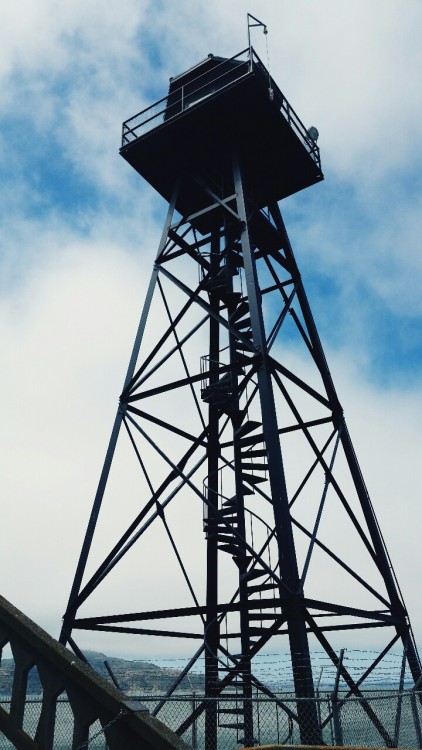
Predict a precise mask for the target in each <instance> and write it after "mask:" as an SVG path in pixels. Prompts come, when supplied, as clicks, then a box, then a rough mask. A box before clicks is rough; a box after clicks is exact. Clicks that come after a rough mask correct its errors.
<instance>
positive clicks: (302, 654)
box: [233, 159, 322, 745]
mask: <svg viewBox="0 0 422 750" xmlns="http://www.w3.org/2000/svg"><path fill="white" fill-rule="evenodd" d="M233 176H234V185H235V192H236V201H237V211H238V215H239V218H240V220H241V222H242V233H241V242H242V251H243V261H244V266H245V277H246V285H247V291H248V299H249V308H250V316H251V325H252V333H253V343H254V345H255V346H256V348H257V349H258V351H259V353H260V360H261V361H260V367H259V369H258V374H257V378H258V387H259V395H260V403H261V413H262V426H263V433H264V437H265V444H266V448H267V452H268V473H269V481H270V486H271V497H272V501H273V512H274V523H275V529H276V537H277V543H278V550H279V564H280V576H281V580H282V586H281V587H280V598H281V602H282V611H283V612H284V613H285V614H287V627H288V632H289V641H290V653H291V659H292V670H293V680H294V685H295V694H296V696H297V697H298V698H300V699H303V698H309V699H310V700H309V702H306V701H303V700H300V701H298V704H297V711H298V716H299V726H300V735H301V741H302V742H303V744H308V745H309V744H322V733H321V729H320V726H319V722H318V713H317V708H316V702H315V693H314V682H313V676H312V666H311V659H310V653H309V643H308V636H307V633H306V622H305V618H304V597H303V592H302V587H301V583H300V578H299V571H298V566H297V560H296V550H295V544H294V538H293V530H292V522H291V518H290V510H289V501H288V495H287V487H286V480H285V475H284V468H283V458H282V455H281V449H280V442H279V438H278V425H277V419H276V409H275V402H274V394H273V389H272V382H271V373H270V368H269V363H268V351H267V341H266V335H265V328H264V321H263V317H262V306H261V300H260V298H259V297H258V294H259V283H258V277H257V271H256V266H255V259H254V254H253V249H252V244H251V239H250V235H249V228H248V210H247V205H246V200H245V193H244V186H243V180H242V174H241V167H240V163H239V161H238V159H235V160H234V162H233Z"/></svg>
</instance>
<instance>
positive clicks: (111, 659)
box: [0, 651, 204, 695]
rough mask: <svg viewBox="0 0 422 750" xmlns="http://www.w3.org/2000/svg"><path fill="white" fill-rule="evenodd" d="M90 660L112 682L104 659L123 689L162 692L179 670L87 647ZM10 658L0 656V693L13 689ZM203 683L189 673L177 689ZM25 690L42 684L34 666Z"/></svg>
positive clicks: (36, 689) (37, 688)
mask: <svg viewBox="0 0 422 750" xmlns="http://www.w3.org/2000/svg"><path fill="white" fill-rule="evenodd" d="M85 656H86V658H87V659H88V661H89V663H90V664H91V666H92V667H93V669H95V671H96V672H98V673H99V674H100V675H101V676H102V677H104V678H105V679H106V680H108V681H109V682H111V678H110V675H109V673H108V671H107V669H106V667H105V664H104V662H105V661H107V662H108V664H109V666H110V668H111V670H112V672H113V675H114V676H115V678H116V680H117V682H118V684H119V687H120V688H121V690H123V692H125V693H132V694H137V693H149V692H159V693H163V692H165V691H166V690H167V688H168V687H169V686H170V685H171V684H173V682H174V680H175V679H176V678H177V677H178V675H179V674H180V672H179V670H177V669H165V668H162V667H159V666H157V665H156V664H152V663H151V662H148V661H128V660H126V659H119V658H117V657H115V656H106V655H105V654H101V653H98V652H97V651H87V652H86V654H85ZM13 670H14V662H13V659H2V661H1V663H0V695H1V694H3V695H8V694H10V693H11V690H12V683H13ZM203 686H204V678H203V675H192V674H190V675H189V678H187V677H185V678H184V679H183V680H182V682H181V684H180V686H179V687H178V690H184V691H186V690H188V691H191V690H202V689H203ZM28 693H31V694H32V695H38V694H39V693H41V685H40V681H39V678H38V673H37V671H36V669H33V670H31V671H30V673H29V675H28Z"/></svg>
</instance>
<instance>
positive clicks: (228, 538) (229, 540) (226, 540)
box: [216, 534, 239, 551]
mask: <svg viewBox="0 0 422 750" xmlns="http://www.w3.org/2000/svg"><path fill="white" fill-rule="evenodd" d="M216 537H217V541H218V542H221V543H222V544H236V541H235V540H236V537H234V536H233V535H232V534H216ZM236 549H237V546H236ZM237 551H239V550H238V549H237Z"/></svg>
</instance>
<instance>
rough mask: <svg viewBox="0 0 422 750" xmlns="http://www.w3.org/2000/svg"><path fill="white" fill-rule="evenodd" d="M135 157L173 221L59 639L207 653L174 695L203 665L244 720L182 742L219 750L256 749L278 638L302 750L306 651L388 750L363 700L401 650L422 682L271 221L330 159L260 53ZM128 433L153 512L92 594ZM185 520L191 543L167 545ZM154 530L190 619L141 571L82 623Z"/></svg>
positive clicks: (227, 67) (310, 690)
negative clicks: (111, 485) (185, 646)
mask: <svg viewBox="0 0 422 750" xmlns="http://www.w3.org/2000/svg"><path fill="white" fill-rule="evenodd" d="M121 153H122V156H123V157H124V158H125V159H126V160H127V161H128V162H129V163H130V164H131V165H132V166H133V167H134V168H135V169H136V170H137V171H138V172H139V173H140V174H141V175H143V176H144V177H145V178H146V179H147V180H148V181H149V183H150V184H151V185H152V186H153V187H154V188H156V190H158V192H159V193H161V195H162V196H163V197H164V198H165V199H166V200H168V202H169V208H168V213H167V218H166V221H165V224H164V229H163V233H162V237H161V241H160V244H159V248H158V253H157V256H156V260H155V263H154V267H153V271H152V277H151V281H150V284H149V287H148V291H147V294H146V297H145V304H144V309H143V312H142V316H141V320H140V324H139V329H138V333H137V336H136V341H135V345H134V349H133V353H132V357H131V359H130V364H129V369H128V372H127V376H126V380H125V384H124V388H123V392H122V395H121V397H120V405H119V409H118V413H117V416H116V421H115V424H114V427H113V431H112V436H111V440H110V443H109V448H108V451H107V455H106V459H105V463H104V468H103V471H102V474H101V478H100V482H99V486H98V491H97V495H96V497H95V502H94V506H93V510H92V514H91V518H90V521H89V525H88V529H87V533H86V537H85V541H84V544H83V548H82V552H81V556H80V560H79V564H78V567H77V571H76V575H75V580H74V584H73V588H72V591H71V595H70V598H69V605H68V608H67V611H66V614H65V616H64V625H63V631H62V641H63V642H68V643H69V644H70V645H71V646H72V647H73V648H74V649H75V651H76V652H77V653H79V649H78V646H77V644H76V641H75V635H74V633H75V630H78V629H90V630H93V631H111V632H118V633H125V632H127V633H132V634H133V633H138V634H140V635H145V634H147V635H150V636H151V638H153V637H154V636H160V637H164V636H166V637H168V638H180V639H186V642H189V641H190V640H193V642H194V643H195V642H196V643H197V647H196V648H195V649H194V653H193V656H192V659H191V660H190V661H189V663H188V664H187V666H186V669H185V670H184V671H183V672H182V674H181V676H180V677H179V678H178V679H177V680H176V681H175V684H174V685H173V686H172V687H171V688H170V689H169V691H168V695H170V694H171V693H172V692H173V691H174V690H175V689H176V687H177V685H178V684H180V681H181V679H182V678H183V677H184V676H185V675H186V674H187V673H188V672H189V670H191V669H193V668H194V666H195V664H196V663H197V660H198V659H199V658H200V657H203V658H204V659H205V693H206V696H207V697H214V698H218V697H219V696H221V695H227V694H229V695H233V697H234V703H233V708H224V709H223V708H219V706H218V702H217V701H214V702H208V703H206V701H204V702H199V704H198V706H197V707H196V709H195V711H193V712H192V713H191V715H190V716H188V717H187V718H186V720H185V721H184V722H183V724H182V725H181V726H180V727H179V733H180V734H183V732H184V731H186V729H187V728H188V727H189V726H190V725H191V724H192V722H193V721H194V719H195V717H196V716H198V715H199V714H200V713H202V712H203V711H205V713H206V738H207V747H208V748H210V749H211V748H215V747H216V737H217V731H218V727H219V726H226V727H232V728H233V729H235V730H236V732H237V739H238V741H239V742H241V743H243V744H244V745H245V746H250V745H253V743H254V726H253V723H254V717H253V712H252V708H251V703H250V701H248V698H249V697H250V696H251V694H252V690H256V689H258V690H259V691H261V692H262V693H263V694H264V695H270V694H271V688H270V687H269V686H268V685H265V684H263V683H262V681H261V680H259V679H258V678H257V677H256V675H255V674H254V658H255V657H256V656H257V655H258V654H259V653H260V652H262V650H263V649H266V648H268V647H269V644H270V642H274V640H276V642H277V646H276V647H275V648H277V649H280V648H283V647H282V646H281V645H280V640H279V639H280V637H283V636H284V637H285V638H286V639H287V643H288V646H287V648H288V649H289V651H290V654H291V663H292V673H293V680H294V689H295V692H296V695H297V696H298V698H301V699H304V700H300V701H298V702H297V710H296V711H292V710H291V708H289V707H288V706H284V708H285V711H286V713H287V714H288V715H289V717H290V718H291V719H292V720H293V721H294V722H297V723H298V725H299V727H300V732H301V739H302V742H304V743H310V744H315V743H319V742H321V741H322V729H323V726H322V725H321V723H320V721H321V720H320V717H318V715H317V712H316V708H315V704H314V703H313V702H312V700H309V701H307V700H306V699H312V698H313V696H314V676H313V674H312V665H311V659H310V650H309V638H310V637H311V638H312V639H313V643H315V642H316V643H318V644H319V647H320V648H321V649H322V650H323V651H324V652H325V653H326V654H327V655H328V657H329V658H330V659H331V661H332V662H333V664H334V665H336V666H337V667H338V677H339V679H340V678H341V680H342V681H343V682H344V683H345V685H346V686H347V688H348V691H349V694H350V695H353V696H358V697H360V698H361V701H362V707H363V709H364V710H365V711H366V713H367V714H368V715H369V716H370V718H371V719H372V721H373V723H374V725H375V726H376V727H377V729H378V731H379V734H380V738H381V740H382V742H383V743H384V744H385V745H386V746H391V744H392V742H393V740H392V738H391V736H390V735H389V732H388V730H387V729H386V727H385V726H384V725H383V723H382V721H381V719H380V717H378V716H377V715H376V713H375V712H374V710H373V708H372V707H371V706H369V704H368V703H367V702H366V701H365V697H364V694H363V693H362V687H364V685H365V680H367V679H368V677H370V675H371V674H372V673H373V671H374V670H376V669H377V668H378V667H379V665H380V664H381V663H382V660H383V659H384V658H385V657H386V655H387V654H388V652H389V651H390V650H391V648H392V647H393V646H394V644H396V643H397V641H400V640H401V641H402V642H403V644H404V646H405V648H406V654H407V661H408V665H409V667H410V670H411V674H412V676H413V679H414V680H415V682H417V681H418V680H419V679H420V677H421V665H420V661H419V657H418V654H417V651H416V648H415V644H414V639H413V636H412V632H411V629H410V625H409V621H408V617H407V613H406V610H405V607H404V603H403V600H402V597H401V594H400V591H399V588H398V585H397V582H396V579H395V576H394V573H393V569H392V566H391V562H390V559H389V556H388V553H387V550H386V547H385V544H384V541H383V538H382V536H381V532H380V529H379V526H378V523H377V521H376V518H375V515H374V511H373V508H372V505H371V501H370V498H369V496H368V492H367V489H366V486H365V483H364V480H363V477H362V474H361V471H360V468H359V464H358V461H357V458H356V455H355V452H354V449H353V446H352V442H351V439H350V436H349V432H348V430H347V426H346V423H345V419H344V416H343V410H342V408H341V405H340V402H339V400H338V397H337V394H336V390H335V388H334V384H333V380H332V377H331V375H330V371H329V368H328V365H327V362H326V359H325V356H324V352H323V349H322V346H321V342H320V339H319V336H318V332H317V329H316V326H315V322H314V319H313V317H312V313H311V310H310V307H309V303H308V300H307V297H306V294H305V290H304V287H303V283H302V279H301V276H300V273H299V270H298V267H297V264H296V261H295V257H294V255H293V251H292V247H291V244H290V241H289V238H288V235H287V232H286V229H285V226H284V223H283V219H282V216H281V213H280V210H279V207H278V203H277V201H278V200H280V199H281V198H283V197H285V196H287V195H291V194H292V193H294V192H296V191H298V190H301V189H303V188H304V187H308V186H310V185H312V184H315V183H317V182H318V181H320V180H321V179H322V178H323V175H322V172H321V165H320V158H319V150H318V147H317V145H316V143H315V142H314V141H313V139H312V138H311V137H310V135H309V133H308V131H307V130H306V128H305V127H304V126H303V124H302V123H301V121H300V120H299V118H298V117H297V115H296V114H295V112H294V111H293V109H292V108H291V106H290V105H289V103H288V102H287V101H286V99H285V97H284V96H283V94H282V93H281V91H280V90H279V89H278V87H277V86H276V84H275V82H274V81H273V80H272V79H270V78H269V75H268V72H267V71H266V69H265V67H264V66H263V65H262V63H261V62H260V60H259V59H258V57H257V56H256V54H255V52H254V51H253V49H251V50H249V49H248V50H245V51H244V52H242V53H240V54H239V55H236V56H235V57H234V58H232V59H230V60H226V59H222V58H217V57H213V56H209V57H208V58H206V59H205V60H204V61H203V62H202V63H199V64H198V65H197V66H195V67H194V68H192V69H191V70H189V71H187V72H186V73H184V74H183V75H181V76H178V77H177V78H175V79H172V80H171V83H170V89H169V93H168V95H167V96H166V97H165V98H164V99H163V100H161V102H158V103H157V104H155V105H153V106H152V107H150V108H148V109H147V110H144V112H142V113H140V115H137V116H135V117H134V118H131V119H130V120H128V121H127V122H125V123H124V125H123V142H122V149H121ZM154 305H156V307H154ZM152 310H154V312H151V311H152ZM157 311H158V312H157ZM148 331H150V332H151V333H150V334H148V333H147V332H148ZM144 346H145V348H144ZM204 349H205V351H204ZM200 355H201V356H200ZM122 427H123V431H122V430H121V428H122ZM119 433H122V434H121V435H120V439H124V438H126V439H127V440H128V442H129V444H130V446H131V447H132V448H133V452H134V456H135V457H136V461H137V463H138V466H139V482H140V492H139V496H138V497H139V508H138V511H137V514H136V516H135V517H134V518H133V521H132V522H131V523H130V525H129V526H128V528H127V529H126V531H125V532H124V533H123V534H122V535H121V536H120V538H118V539H116V540H115V544H114V545H113V547H112V549H111V550H110V551H109V552H108V553H107V554H105V555H104V558H103V561H102V562H101V564H100V565H99V566H98V567H97V569H96V570H95V572H94V573H91V574H90V575H89V576H87V575H86V573H85V570H86V564H87V561H88V559H89V554H90V548H91V543H92V540H93V537H94V531H95V526H96V522H97V518H98V516H99V513H100V509H101V504H102V499H103V496H104V493H105V490H106V485H107V481H108V477H109V473H110V470H111V467H112V461H113V455H114V451H115V447H116V444H117V441H118V438H119ZM152 455H154V456H156V460H157V461H159V462H160V465H161V467H162V468H161V470H160V473H159V476H158V478H157V476H156V474H154V466H155V463H154V461H155V459H154V461H151V456H152ZM178 502H180V503H181V507H182V508H183V511H182V513H183V518H184V519H185V523H184V531H185V534H184V536H183V535H181V534H180V527H179V528H178V533H177V535H175V534H173V532H172V528H171V518H170V515H169V514H170V508H174V506H175V505H177V503H178ZM189 503H191V504H192V508H193V509H192V511H190V510H189V511H186V508H187V507H189V508H190V507H191V506H190V505H189V506H188V504H189ZM198 504H199V506H201V507H202V506H203V509H204V513H203V518H201V517H199V516H198V513H197V512H196V510H195V508H197V507H198ZM176 517H177V518H178V522H179V524H180V515H179V516H177V515H176ZM157 524H162V525H163V527H164V529H165V533H166V536H167V538H168V540H169V544H170V546H169V548H170V549H171V552H172V554H174V555H175V558H176V560H177V564H178V569H179V571H180V574H181V577H182V579H183V580H184V581H185V583H186V584H187V589H188V592H189V596H190V598H191V603H190V604H189V605H188V606H180V607H171V608H161V609H158V610H152V611H150V610H148V611H141V609H140V606H141V602H142V594H141V591H142V571H140V574H139V575H140V582H139V587H140V588H139V600H137V601H135V600H132V601H131V603H130V604H131V607H132V609H131V610H129V611H128V612H126V613H124V614H123V613H115V612H112V613H111V614H110V613H107V614H106V615H98V616H92V615H91V616H89V617H83V616H81V615H80V609H81V608H83V605H84V604H85V603H86V602H87V601H88V600H89V598H90V596H91V595H92V594H93V592H95V591H96V589H97V588H98V587H100V586H104V585H105V582H106V580H107V578H108V576H109V574H110V573H111V572H112V571H114V570H115V568H116V566H117V565H118V564H119V563H120V561H121V560H122V559H123V557H124V556H125V555H126V554H127V553H128V552H129V551H130V550H131V549H132V548H133V546H134V545H135V544H136V545H142V542H143V540H144V538H145V536H146V535H147V534H148V533H149V531H150V529H151V528H152V527H153V526H154V525H157ZM176 536H177V538H176ZM182 537H183V538H182ZM193 538H195V540H196V541H197V542H198V543H199V542H200V540H201V539H202V553H201V554H202V557H200V555H198V552H197V551H196V552H195V561H194V570H195V571H196V569H197V568H198V567H199V566H200V565H202V568H203V571H204V586H203V590H202V592H201V593H199V594H197V593H196V591H195V590H194V587H195V584H194V581H193V578H195V576H193V577H192V575H190V574H189V567H191V568H192V560H189V549H190V545H191V542H192V539H193ZM195 550H197V547H196V546H195ZM144 575H147V576H148V578H151V577H152V578H153V576H154V571H153V570H150V571H148V573H145V574H144ZM195 580H196V579H195ZM170 585H171V583H170V581H169V586H170ZM230 587H231V589H230ZM229 589H230V591H231V593H230V595H229V596H228V595H227V591H228V590H229ZM221 590H223V591H224V595H222V594H221V593H220V592H221ZM330 592H332V595H331V596H330ZM133 605H135V607H138V608H139V609H138V608H135V609H133ZM163 623H168V624H167V625H163ZM178 623H181V624H180V625H179V626H178ZM370 628H378V629H383V630H384V631H385V634H386V638H385V644H384V646H383V647H382V648H381V649H380V651H379V653H378V654H377V655H376V656H374V659H373V662H372V664H371V666H370V667H369V668H368V667H367V666H366V667H365V671H364V672H363V674H362V675H361V676H360V677H359V679H357V678H356V677H355V676H354V677H352V676H351V674H350V673H349V672H348V671H347V669H346V667H345V666H344V665H343V663H342V661H341V659H340V656H339V654H338V653H337V652H336V649H335V648H334V646H333V645H331V643H330V636H331V634H332V632H334V633H338V632H340V633H342V634H343V635H342V645H346V642H345V641H346V636H347V633H348V631H349V630H352V631H353V630H364V629H370ZM284 648H286V646H284ZM277 700H279V703H280V704H281V705H283V703H282V700H281V699H277ZM225 705H226V706H227V704H225ZM325 723H326V722H325Z"/></svg>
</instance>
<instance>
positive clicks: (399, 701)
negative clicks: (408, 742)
mask: <svg viewBox="0 0 422 750" xmlns="http://www.w3.org/2000/svg"><path fill="white" fill-rule="evenodd" d="M406 658H407V642H406V644H405V645H404V647H403V657H402V662H401V671H400V682H399V695H398V698H397V711H396V723H395V726H394V745H393V747H398V744H399V735H400V721H401V704H402V700H403V695H402V694H403V686H404V675H405V672H406Z"/></svg>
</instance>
